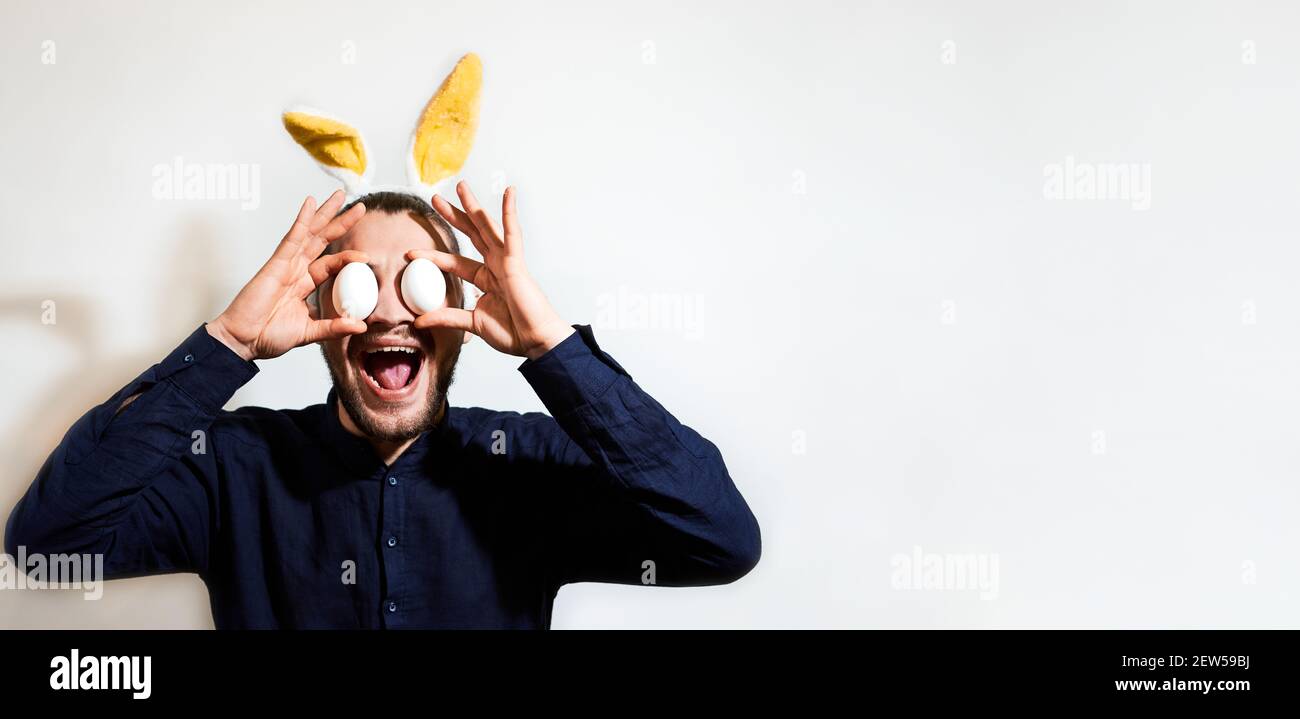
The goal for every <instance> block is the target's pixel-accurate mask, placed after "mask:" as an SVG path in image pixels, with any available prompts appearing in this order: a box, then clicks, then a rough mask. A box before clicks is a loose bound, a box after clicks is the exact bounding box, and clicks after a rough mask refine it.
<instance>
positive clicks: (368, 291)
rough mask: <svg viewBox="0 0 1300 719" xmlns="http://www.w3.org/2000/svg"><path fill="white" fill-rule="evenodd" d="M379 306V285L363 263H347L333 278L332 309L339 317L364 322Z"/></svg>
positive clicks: (372, 273)
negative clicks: (376, 306)
mask: <svg viewBox="0 0 1300 719" xmlns="http://www.w3.org/2000/svg"><path fill="white" fill-rule="evenodd" d="M377 304H379V283H378V282H377V281H376V280H375V273H374V272H373V271H372V270H371V269H370V266H369V265H367V264H366V263H364V262H349V263H348V264H346V265H344V266H343V269H341V270H339V273H338V275H336V276H335V277H334V309H335V310H337V311H338V313H339V316H341V317H352V318H354V319H358V320H364V319H365V318H367V317H369V316H370V313H371V312H374V311H375V305H377Z"/></svg>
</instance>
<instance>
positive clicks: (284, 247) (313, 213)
mask: <svg viewBox="0 0 1300 719" xmlns="http://www.w3.org/2000/svg"><path fill="white" fill-rule="evenodd" d="M343 199H344V195H343V192H342V191H341V190H340V191H337V192H335V193H334V194H333V195H330V197H329V199H328V200H326V201H325V204H324V205H321V206H320V208H319V209H317V207H316V199H315V198H313V197H308V198H307V199H306V201H304V202H303V203H302V209H301V210H299V211H298V219H297V220H295V221H294V223H293V227H290V228H289V232H288V234H286V235H285V236H284V239H283V240H280V245H279V246H278V247H276V248H275V253H274V254H272V255H271V259H269V260H267V261H266V264H265V265H262V269H260V270H258V271H257V274H256V275H254V276H253V279H251V280H249V282H248V284H246V285H244V289H242V290H240V291H239V294H238V295H236V296H235V299H234V301H233V302H231V303H230V306H229V307H227V308H226V311H225V312H222V313H221V315H220V316H218V317H217V318H216V319H214V320H212V321H211V322H209V323H208V324H207V328H208V334H211V335H212V336H213V337H215V338H217V339H218V340H221V342H222V343H223V344H225V345H226V346H227V347H229V348H230V349H231V350H232V351H234V352H235V353H236V354H238V355H239V356H240V357H243V358H244V359H246V360H255V359H270V358H272V357H279V356H280V355H282V354H284V353H285V352H288V351H289V350H291V349H293V348H294V347H301V346H302V345H306V344H311V343H313V342H320V341H322V340H330V339H336V338H339V337H345V336H347V335H354V334H360V333H362V332H365V331H366V323H365V322H362V321H361V320H358V319H348V318H343V317H336V318H334V319H320V318H319V317H318V316H317V315H316V310H314V309H313V308H312V307H310V306H309V305H308V304H307V297H308V296H309V295H310V294H311V293H312V292H313V291H315V289H316V288H317V287H319V286H320V284H321V283H322V282H324V281H325V280H327V279H329V278H330V277H332V276H334V274H335V273H337V272H338V271H339V270H340V269H342V268H343V266H344V265H346V264H348V263H349V262H365V261H367V259H368V258H367V256H366V254H365V253H364V252H355V251H352V250H349V251H346V252H339V253H336V254H332V255H326V256H324V257H320V253H321V252H323V251H324V250H325V246H326V245H328V244H329V243H330V242H333V241H334V240H336V239H338V238H339V237H342V236H343V234H344V233H345V232H347V231H348V230H349V229H351V228H352V226H353V225H355V224H356V223H357V220H360V219H361V216H362V215H363V214H365V212H366V208H365V206H363V205H362V204H360V203H357V204H356V205H355V206H354V207H352V209H350V210H348V211H347V212H346V213H344V214H342V215H339V216H338V217H335V216H334V215H335V214H336V213H337V212H338V211H339V208H340V207H342V206H343Z"/></svg>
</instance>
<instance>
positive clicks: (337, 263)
mask: <svg viewBox="0 0 1300 719" xmlns="http://www.w3.org/2000/svg"><path fill="white" fill-rule="evenodd" d="M369 260H370V256H369V255H367V254H366V253H364V252H358V251H356V250H345V251H343V252H338V253H335V254H332V255H325V256H324V257H322V258H320V259H318V260H316V261H315V262H313V263H311V264H310V265H307V274H309V275H311V289H312V290H314V289H316V288H317V287H320V285H321V283H322V282H324V281H325V280H328V279H329V278H331V277H333V276H334V275H335V274H337V273H338V271H339V270H341V269H343V266H344V265H346V264H348V263H349V262H368V261H369ZM309 294H311V290H308V291H307V292H304V293H303V297H306V296H307V295H309Z"/></svg>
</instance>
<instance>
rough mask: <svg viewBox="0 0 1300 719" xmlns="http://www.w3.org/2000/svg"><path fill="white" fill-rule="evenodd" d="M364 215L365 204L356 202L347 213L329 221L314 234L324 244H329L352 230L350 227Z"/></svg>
mask: <svg viewBox="0 0 1300 719" xmlns="http://www.w3.org/2000/svg"><path fill="white" fill-rule="evenodd" d="M364 214H366V206H365V204H363V203H360V202H358V203H357V204H355V205H353V206H352V207H350V208H348V211H347V212H344V213H343V214H341V215H339V216H338V217H335V218H334V219H332V220H330V222H329V224H328V225H325V227H324V229H322V230H321V231H320V232H318V233H316V234H317V235H318V236H319V237H320V238H321V239H322V240H324V241H325V243H326V244H329V243H331V242H333V241H334V240H337V239H338V238H340V237H342V236H343V235H344V234H346V233H347V231H348V230H350V229H352V226H353V225H355V224H357V221H358V220H360V219H361V216H362V215H364Z"/></svg>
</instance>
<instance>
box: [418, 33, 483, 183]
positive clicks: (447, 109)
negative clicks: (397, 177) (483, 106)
mask: <svg viewBox="0 0 1300 719" xmlns="http://www.w3.org/2000/svg"><path fill="white" fill-rule="evenodd" d="M482 87H483V63H482V61H480V60H479V59H478V55H475V54H474V53H472V52H471V53H469V54H467V55H465V56H464V57H462V58H461V59H460V61H459V62H457V63H456V67H455V68H453V69H452V71H451V74H450V75H448V76H447V78H446V79H445V80H443V81H442V86H440V87H439V88H438V91H437V92H435V93H434V94H433V97H432V98H430V99H429V103H428V104H427V105H425V106H424V112H422V113H421V114H420V120H419V122H417V123H416V125H415V132H414V133H413V134H412V135H411V148H410V154H409V155H408V156H407V160H408V162H407V175H408V177H407V179H408V180H409V181H410V182H411V184H412V185H420V186H425V187H432V186H433V185H436V184H438V183H439V182H441V181H442V180H445V179H447V178H448V177H451V176H452V175H454V174H456V173H457V172H459V171H460V168H461V167H462V166H463V165H464V164H465V159H466V158H467V157H469V151H470V148H471V147H473V146H474V132H475V130H477V129H478V105H479V91H480V90H481V89H482Z"/></svg>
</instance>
